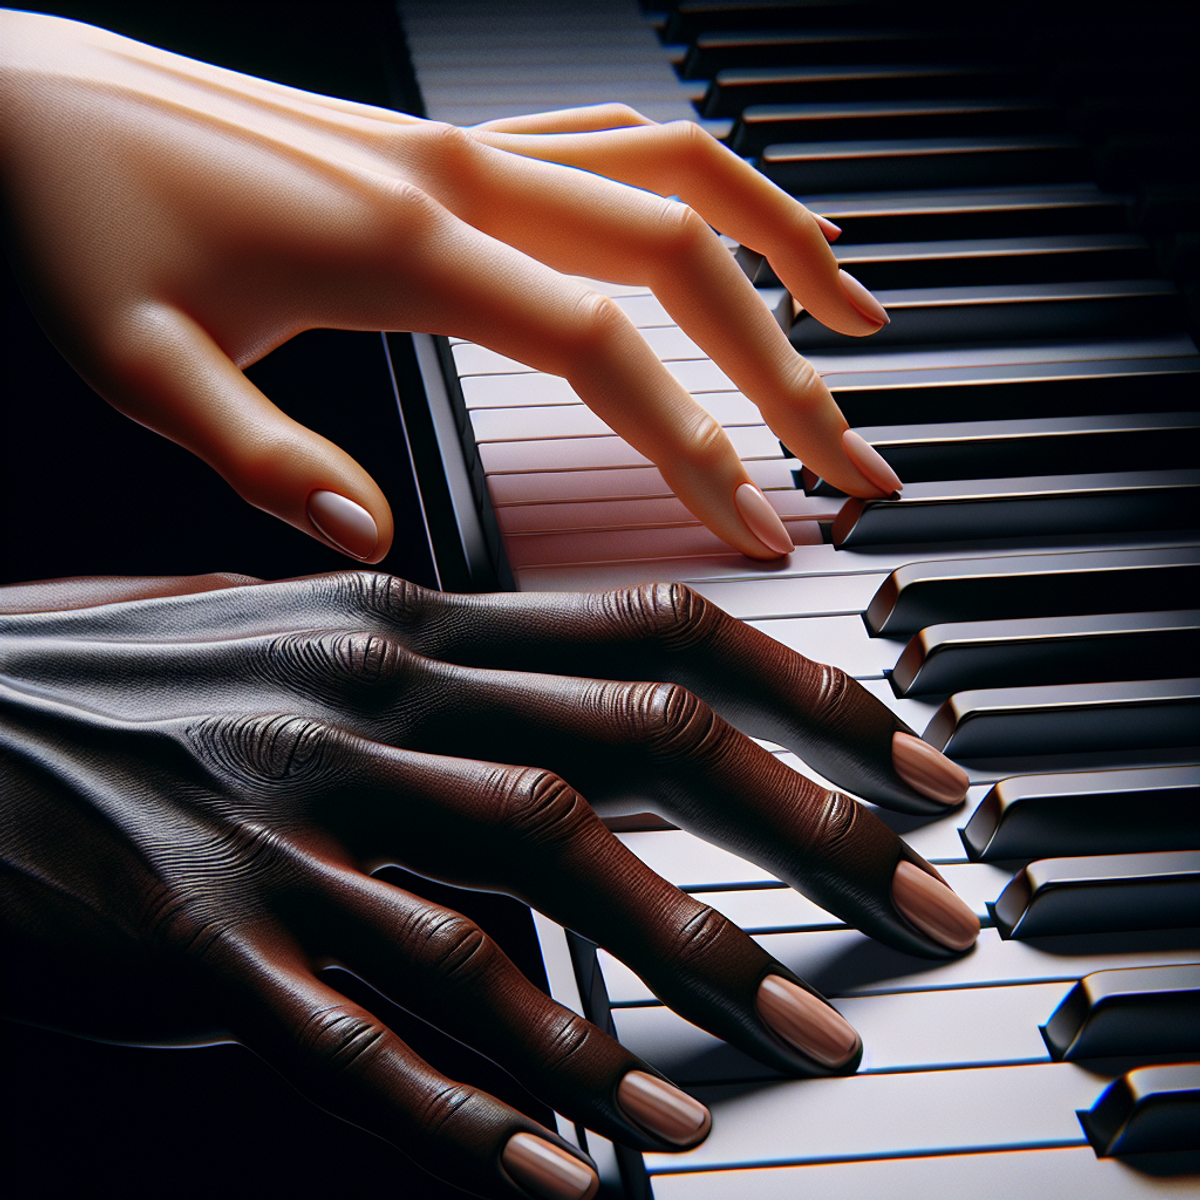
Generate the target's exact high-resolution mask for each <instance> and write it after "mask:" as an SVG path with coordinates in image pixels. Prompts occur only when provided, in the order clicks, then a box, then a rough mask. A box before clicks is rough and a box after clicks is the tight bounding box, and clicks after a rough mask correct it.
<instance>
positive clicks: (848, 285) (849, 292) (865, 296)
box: [838, 271, 892, 325]
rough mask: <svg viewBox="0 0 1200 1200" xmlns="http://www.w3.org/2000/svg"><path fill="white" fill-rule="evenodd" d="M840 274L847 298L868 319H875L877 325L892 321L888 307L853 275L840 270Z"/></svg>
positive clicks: (887, 323)
mask: <svg viewBox="0 0 1200 1200" xmlns="http://www.w3.org/2000/svg"><path fill="white" fill-rule="evenodd" d="M838 275H839V276H840V277H841V280H842V291H843V292H845V293H846V299H847V300H849V301H850V303H851V304H853V305H854V307H855V308H856V309H858V311H859V312H860V313H861V314H862V315H863V316H864V317H866V318H867V320H868V321H874V322H875V324H877V325H890V324H891V323H892V318H891V317H889V316H888V315H887V309H886V308H884V307H883V305H882V304H880V303H879V301H878V300H876V299H875V297H874V296H872V295H871V293H870V292H868V291H867V289H866V288H865V287H863V285H862V284H861V283H859V282H858V280H857V279H855V278H854V276H853V275H848V274H847V273H846V272H845V271H838Z"/></svg>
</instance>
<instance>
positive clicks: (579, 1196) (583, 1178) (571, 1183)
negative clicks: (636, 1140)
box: [500, 1133, 600, 1200]
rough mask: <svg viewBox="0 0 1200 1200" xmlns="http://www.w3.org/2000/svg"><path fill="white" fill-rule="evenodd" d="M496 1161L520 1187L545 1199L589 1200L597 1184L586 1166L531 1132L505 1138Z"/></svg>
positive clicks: (593, 1174) (598, 1182) (594, 1192)
mask: <svg viewBox="0 0 1200 1200" xmlns="http://www.w3.org/2000/svg"><path fill="white" fill-rule="evenodd" d="M500 1160H501V1162H503V1163H504V1169H505V1170H506V1171H507V1172H508V1173H509V1174H510V1175H511V1176H512V1177H513V1178H514V1179H515V1180H516V1181H517V1182H518V1183H519V1184H520V1185H521V1186H522V1187H523V1188H527V1189H528V1190H529V1191H531V1192H532V1193H533V1194H534V1195H535V1196H544V1197H545V1198H546V1200H589V1197H591V1196H594V1195H595V1194H596V1191H597V1190H598V1189H599V1187H600V1180H599V1179H598V1178H597V1176H596V1173H595V1172H594V1171H593V1170H592V1169H591V1168H590V1167H589V1166H587V1165H586V1164H585V1163H581V1162H580V1161H579V1159H577V1158H572V1157H571V1155H569V1154H568V1153H567V1152H566V1151H565V1150H560V1149H559V1148H558V1147H557V1146H552V1145H550V1143H549V1142H544V1141H542V1139H541V1138H539V1137H534V1136H533V1134H531V1133H518V1134H516V1135H515V1136H514V1137H511V1138H509V1139H508V1145H507V1146H505V1147H504V1152H503V1153H502V1154H501V1155H500Z"/></svg>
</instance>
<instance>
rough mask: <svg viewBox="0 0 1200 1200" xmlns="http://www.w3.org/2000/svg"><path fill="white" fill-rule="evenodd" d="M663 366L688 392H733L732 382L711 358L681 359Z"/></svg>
mask: <svg viewBox="0 0 1200 1200" xmlns="http://www.w3.org/2000/svg"><path fill="white" fill-rule="evenodd" d="M665 366H666V368H667V370H668V371H670V372H671V374H672V375H674V376H675V378H676V379H678V380H679V382H680V383H682V384H683V386H684V387H685V388H686V389H687V390H688V391H689V392H692V393H697V392H725V391H734V390H735V388H734V384H733V380H732V379H730V378H729V376H728V375H726V374H725V372H724V371H722V370H721V368H720V367H718V366H717V364H716V363H715V362H713V360H712V359H711V358H682V359H677V360H674V361H672V362H669V363H666V364H665Z"/></svg>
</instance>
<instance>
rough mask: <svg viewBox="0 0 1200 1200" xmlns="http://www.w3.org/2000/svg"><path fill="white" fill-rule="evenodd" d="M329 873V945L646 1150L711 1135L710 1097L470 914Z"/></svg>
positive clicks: (533, 1086)
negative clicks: (600, 1022)
mask: <svg viewBox="0 0 1200 1200" xmlns="http://www.w3.org/2000/svg"><path fill="white" fill-rule="evenodd" d="M322 883H323V887H324V891H325V897H326V903H327V906H328V909H329V912H328V931H327V933H326V934H325V939H326V941H327V942H328V946H327V949H328V951H329V952H331V953H335V954H336V955H337V957H338V959H339V960H340V961H342V962H344V963H345V964H346V965H347V966H348V967H349V968H350V969H351V970H352V971H354V972H355V973H356V974H358V975H360V976H362V977H363V978H365V979H367V980H369V981H370V982H371V984H372V985H373V986H374V987H376V988H378V989H379V990H380V991H383V992H384V993H386V994H387V995H388V996H389V997H390V998H391V999H392V1000H393V1001H395V1002H396V1003H397V1004H400V1005H402V1006H403V1007H405V1008H407V1009H408V1010H409V1011H411V1012H414V1013H416V1014H417V1015H418V1016H420V1017H423V1018H424V1019H425V1020H427V1021H429V1022H430V1023H431V1024H433V1025H436V1026H437V1027H438V1028H439V1029H441V1030H443V1031H444V1032H445V1033H448V1034H450V1035H451V1036H452V1037H455V1038H457V1039H458V1040H459V1041H461V1042H465V1043H466V1044H468V1045H470V1046H473V1047H474V1048H475V1049H476V1050H478V1051H479V1052H480V1053H482V1054H484V1055H486V1056H487V1057H488V1058H491V1059H492V1060H493V1061H494V1062H497V1063H499V1064H500V1065H501V1066H502V1067H504V1068H505V1069H506V1070H507V1071H509V1072H510V1073H511V1074H512V1075H514V1076H515V1077H516V1078H517V1079H519V1080H521V1082H522V1083H524V1084H525V1086H526V1087H528V1088H529V1089H530V1090H531V1091H533V1092H534V1094H535V1095H538V1096H540V1097H541V1098H542V1099H543V1100H545V1101H546V1102H547V1103H548V1104H549V1105H550V1106H551V1107H552V1108H554V1109H555V1110H556V1111H557V1112H561V1113H565V1114H566V1115H568V1116H570V1117H571V1118H572V1119H573V1120H575V1121H578V1122H580V1123H582V1124H583V1125H585V1126H586V1127H587V1128H589V1129H595V1130H597V1131H598V1132H600V1133H603V1134H604V1136H605V1137H608V1138H611V1139H614V1140H616V1141H620V1142H622V1143H625V1144H626V1145H633V1146H637V1147H639V1148H640V1149H644V1150H659V1151H662V1150H678V1149H682V1148H688V1147H690V1146H694V1145H696V1144H697V1143H698V1142H700V1141H702V1140H703V1138H704V1137H705V1136H706V1135H707V1133H708V1130H709V1127H710V1124H711V1120H710V1118H709V1116H708V1113H707V1111H706V1110H705V1108H704V1107H703V1105H701V1104H698V1103H697V1102H696V1101H694V1100H692V1099H691V1098H690V1097H688V1096H686V1095H685V1094H684V1093H682V1092H680V1091H679V1090H678V1089H677V1088H675V1087H674V1086H673V1085H672V1084H670V1083H669V1082H668V1081H667V1080H666V1079H663V1078H662V1077H661V1076H659V1074H658V1073H657V1072H656V1071H655V1070H654V1069H653V1068H652V1067H649V1066H648V1065H647V1064H646V1063H644V1062H643V1061H642V1060H641V1059H639V1058H637V1057H636V1056H635V1055H633V1054H631V1053H630V1052H629V1051H628V1050H626V1049H625V1048H624V1047H623V1046H621V1045H620V1043H619V1042H617V1041H615V1040H614V1039H613V1038H611V1037H609V1036H608V1035H607V1034H604V1033H601V1032H600V1030H599V1029H597V1028H596V1027H595V1026H594V1025H592V1024H591V1023H590V1022H588V1021H585V1020H584V1019H583V1018H582V1017H580V1016H578V1015H577V1014H576V1013H573V1012H571V1011H570V1010H569V1009H566V1008H564V1007H563V1006H562V1005H560V1004H557V1003H555V1002H554V1001H553V1000H551V999H550V997H548V996H547V995H546V994H545V993H544V992H542V991H541V990H540V989H538V988H536V987H534V985H533V984H532V983H530V982H529V980H527V979H526V978H525V976H524V975H522V974H521V972H520V971H519V970H517V968H516V967H515V966H514V965H513V963H512V961H511V960H510V959H509V958H508V957H507V956H506V955H505V954H504V952H503V951H502V950H501V949H500V948H499V946H497V945H496V943H495V942H493V941H492V940H491V938H489V937H488V936H487V935H486V934H485V933H484V932H483V931H482V930H481V929H480V928H479V927H478V926H477V925H475V924H474V922H472V921H470V920H468V919H467V918H466V917H463V916H461V915H460V914H458V913H456V912H453V911H451V910H450V909H446V908H442V907H440V906H438V905H435V904H430V903H429V902H428V901H426V900H422V899H420V898H419V897H417V896H413V895H411V894H410V893H408V892H405V891H402V890H400V889H399V888H394V887H390V886H389V885H387V884H385V883H381V882H379V881H378V880H375V879H370V878H368V877H367V876H364V875H361V874H359V873H357V872H352V871H347V872H344V873H343V875H342V876H341V877H340V878H337V879H335V880H330V879H326V880H323V881H322ZM631 1074H633V1075H634V1077H633V1078H629V1076H630V1075H631Z"/></svg>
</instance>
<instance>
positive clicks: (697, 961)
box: [184, 717, 861, 1074]
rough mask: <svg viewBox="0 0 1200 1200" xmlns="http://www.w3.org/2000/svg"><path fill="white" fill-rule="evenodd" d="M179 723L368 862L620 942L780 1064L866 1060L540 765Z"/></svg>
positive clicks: (232, 772) (200, 745)
mask: <svg viewBox="0 0 1200 1200" xmlns="http://www.w3.org/2000/svg"><path fill="white" fill-rule="evenodd" d="M184 736H185V737H186V738H187V739H188V741H189V744H190V746H191V748H192V752H193V753H196V754H197V755H198V756H199V757H200V759H201V761H202V762H204V763H205V764H206V765H207V766H208V769H209V770H210V771H212V772H213V774H214V775H215V776H216V777H218V778H219V779H227V780H229V781H230V783H231V784H233V783H236V786H237V787H238V788H239V790H240V791H241V792H242V793H243V794H246V793H247V791H249V794H250V795H252V796H253V797H255V798H257V799H259V800H260V801H261V802H264V803H266V802H270V803H273V804H274V805H275V806H276V807H278V806H279V805H280V804H282V803H284V798H285V797H287V798H288V800H287V802H288V804H289V810H288V811H289V814H290V819H291V820H294V821H297V822H304V823H316V824H319V825H320V826H321V827H322V828H324V829H327V830H329V831H330V832H331V833H332V834H333V835H334V836H336V837H337V838H338V839H339V842H340V843H341V845H343V846H344V847H345V848H346V849H347V850H348V851H349V852H350V853H351V854H352V855H354V856H355V857H356V858H357V860H358V862H359V865H360V866H361V867H362V868H364V869H366V870H373V869H376V868H377V867H379V866H382V865H385V864H386V863H393V862H394V863H398V864H400V865H402V866H405V867H407V868H408V869H410V870H413V871H415V872H416V873H418V874H421V875H424V876H426V877H428V878H435V879H442V880H445V881H447V882H450V883H455V884H457V885H459V886H464V887H472V888H483V889H486V890H491V891H504V892H507V893H509V894H510V895H514V896H517V897H519V898H521V899H523V900H525V901H526V902H528V903H531V904H533V905H535V906H536V907H537V908H539V909H541V911H543V912H545V913H547V914H548V915H550V916H552V917H553V918H554V919H555V920H558V921H559V922H561V923H562V924H565V925H569V926H571V927H572V928H575V929H578V930H579V931H580V932H582V933H583V934H584V935H585V936H588V937H590V938H591V939H592V940H594V941H596V942H597V943H598V944H600V945H603V946H605V947H607V948H608V949H610V950H612V952H613V953H614V954H617V955H618V956H619V957H621V958H622V959H624V960H625V961H626V962H628V963H629V965H630V966H631V967H632V968H633V969H634V970H635V971H637V972H638V974H639V975H641V976H642V978H643V979H644V980H645V981H646V982H647V984H648V985H649V986H650V987H651V989H652V990H653V991H654V992H655V993H656V994H657V995H658V996H660V998H662V999H663V1000H664V1002H666V1003H667V1004H670V1005H671V1007H673V1008H674V1009H675V1010H676V1011H677V1012H679V1013H681V1014H682V1015H683V1016H685V1017H687V1018H688V1019H689V1020H691V1021H693V1022H694V1023H695V1024H697V1025H700V1026H701V1027H702V1028H705V1029H708V1030H709V1031H710V1032H712V1033H713V1034H714V1035H715V1036H717V1037H721V1038H724V1039H725V1040H727V1041H729V1042H731V1043H733V1044H734V1045H736V1046H738V1047H740V1048H741V1049H743V1050H744V1051H745V1052H746V1053H748V1054H750V1055H753V1056H755V1057H757V1058H759V1059H760V1060H761V1061H763V1062H765V1063H768V1064H770V1065H772V1066H774V1067H775V1068H776V1069H778V1070H782V1071H787V1072H790V1073H797V1072H799V1073H808V1074H830V1073H833V1072H842V1073H844V1072H846V1071H852V1070H853V1069H854V1068H855V1066H856V1065H857V1062H858V1057H859V1054H860V1051H861V1044H860V1043H859V1041H858V1039H857V1036H856V1035H855V1034H854V1031H853V1030H852V1029H850V1027H849V1026H848V1025H847V1024H846V1023H845V1022H844V1021H843V1020H842V1019H841V1017H840V1016H839V1015H838V1014H837V1013H836V1012H835V1011H834V1010H833V1009H832V1008H831V1007H830V1006H829V1004H828V1003H827V1002H826V1001H824V1000H823V999H822V998H821V997H820V996H819V995H817V993H815V992H813V991H812V990H811V989H809V988H807V987H806V985H804V984H803V982H802V981H801V980H799V979H798V978H797V977H796V976H795V975H794V974H793V973H792V972H790V971H788V970H787V968H785V967H783V966H782V965H781V964H779V963H777V962H776V961H775V960H774V959H772V958H771V957H770V956H769V955H768V954H767V953H766V952H765V951H764V950H763V949H762V948H761V947H760V946H758V945H757V943H755V942H754V941H753V940H752V939H751V938H749V937H747V935H746V934H744V933H743V932H742V931H741V930H740V929H738V928H737V927H736V926H734V925H732V924H731V923H730V922H729V921H727V920H726V919H725V918H724V917H722V916H721V915H720V914H718V913H715V912H713V911H712V910H710V909H708V908H706V907H705V906H704V905H702V904H700V903H699V902H697V901H696V900H694V899H692V898H691V897H689V896H687V895H685V894H684V893H682V892H680V891H679V890H678V889H677V888H675V887H673V886H672V885H670V884H669V883H667V882H666V881H665V880H663V879H662V878H661V877H660V876H658V875H656V874H654V872H653V871H651V870H650V868H649V867H647V866H646V865H645V864H644V863H642V862H641V861H640V860H639V859H638V858H637V857H636V856H635V855H633V854H632V853H631V852H630V851H629V850H628V849H626V847H625V846H623V845H622V844H621V843H620V842H619V841H618V840H617V839H616V838H615V837H614V836H613V835H612V834H611V833H610V832H609V831H608V830H607V829H606V828H605V827H604V825H603V823H602V822H601V821H600V820H599V818H598V817H597V816H596V814H595V813H594V812H593V811H592V810H591V809H590V808H589V807H588V806H587V804H586V803H585V802H584V801H583V800H582V799H581V797H580V796H579V795H578V794H577V793H576V792H574V791H573V790H572V789H571V788H570V787H569V786H568V785H566V784H565V783H563V781H562V780H561V779H559V778H557V777H555V776H553V775H552V774H550V773H549V772H547V771H544V770H538V769H533V768H526V767H513V766H503V765H498V764H495V763H486V762H477V761H474V760H467V759H462V758H450V757H439V756H436V755H428V754H420V753H413V752H410V751H399V750H394V749H391V748H389V747H387V746H383V745H379V744H374V743H370V742H365V741H363V740H362V739H360V738H356V737H353V736H352V735H349V734H346V733H344V732H341V731H334V730H332V729H330V728H329V727H328V726H324V725H322V724H320V723H319V722H314V721H308V720H303V719H301V718H281V717H273V718H266V717H263V718H248V719H241V720H228V719H212V720H209V721H206V722H202V723H200V724H198V725H190V726H188V727H187V728H186V730H184ZM768 980H770V981H772V982H769V983H768V982H767V981H768ZM775 981H782V983H780V984H778V985H777V984H776V983H775ZM783 985H788V986H787V988H786V989H785V990H786V992H787V995H788V996H790V997H791V999H790V1001H789V1002H788V1003H787V1004H786V1006H784V1007H783V1008H782V1009H781V1008H780V1007H778V1006H774V1005H772V1004H771V1002H770V997H769V996H768V1000H767V1002H766V1003H762V993H763V989H764V987H765V988H766V989H767V992H768V993H770V992H771V990H772V989H774V988H776V987H777V986H779V987H782V986H783ZM792 989H795V990H794V991H793V990H792Z"/></svg>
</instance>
